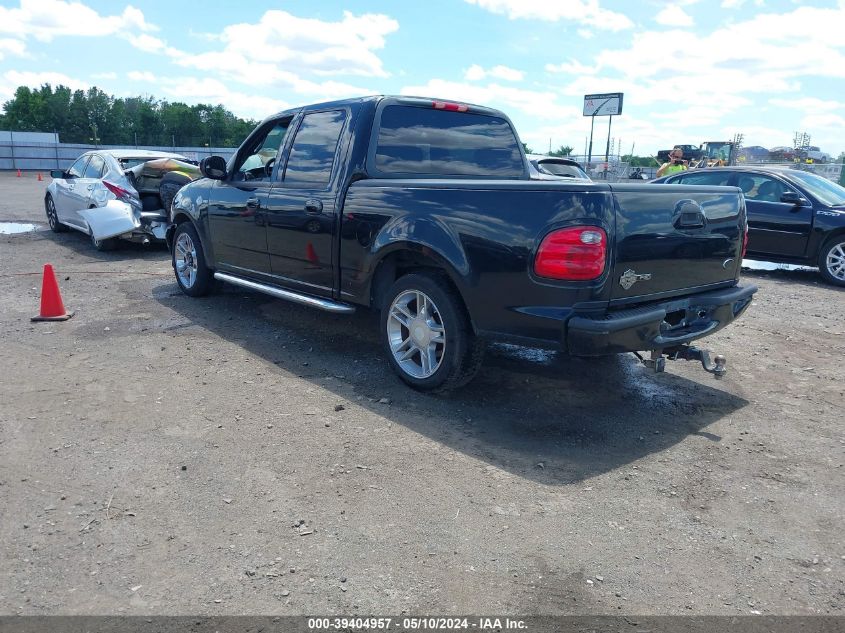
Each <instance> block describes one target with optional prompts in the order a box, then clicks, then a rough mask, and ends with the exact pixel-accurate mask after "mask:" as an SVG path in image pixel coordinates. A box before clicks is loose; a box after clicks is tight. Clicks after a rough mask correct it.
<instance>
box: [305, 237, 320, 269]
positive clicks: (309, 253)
mask: <svg viewBox="0 0 845 633" xmlns="http://www.w3.org/2000/svg"><path fill="white" fill-rule="evenodd" d="M305 259H307V260H308V261H309V262H311V263H312V264H319V263H320V258H319V257H318V256H317V251H315V250H314V245H313V244H312V243H311V242H308V244H307V246H306V247H305Z"/></svg>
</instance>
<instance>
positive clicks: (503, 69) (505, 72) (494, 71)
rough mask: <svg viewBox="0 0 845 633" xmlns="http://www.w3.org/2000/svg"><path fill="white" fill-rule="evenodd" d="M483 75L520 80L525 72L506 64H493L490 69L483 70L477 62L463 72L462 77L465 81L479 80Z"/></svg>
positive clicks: (507, 79)
mask: <svg viewBox="0 0 845 633" xmlns="http://www.w3.org/2000/svg"><path fill="white" fill-rule="evenodd" d="M485 77H495V78H496V79H503V80H505V81H522V80H523V78H524V77H525V73H523V72H522V71H521V70H516V69H514V68H509V67H507V66H494V67H493V68H491V69H490V70H484V68H482V67H481V66H479V65H478V64H473V65H472V66H470V67H469V68H467V70H466V72H465V73H464V79H466V80H467V81H481V80H482V79H484V78H485Z"/></svg>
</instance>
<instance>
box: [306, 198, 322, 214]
mask: <svg viewBox="0 0 845 633" xmlns="http://www.w3.org/2000/svg"><path fill="white" fill-rule="evenodd" d="M305 211H306V213H322V212H323V203H322V202H321V201H320V200H309V201H308V202H306V203H305Z"/></svg>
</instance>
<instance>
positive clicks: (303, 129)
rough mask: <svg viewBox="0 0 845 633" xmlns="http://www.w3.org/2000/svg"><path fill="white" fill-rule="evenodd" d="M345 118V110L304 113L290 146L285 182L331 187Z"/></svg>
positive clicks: (320, 187) (315, 186) (288, 183)
mask: <svg viewBox="0 0 845 633" xmlns="http://www.w3.org/2000/svg"><path fill="white" fill-rule="evenodd" d="M345 120H346V113H345V112H344V111H343V110H336V111H332V112H314V113H313V114H306V115H305V117H304V118H303V119H302V125H300V126H299V131H298V132H297V133H296V136H295V137H294V139H293V145H291V148H290V157H289V158H288V164H287V167H286V168H285V177H284V182H285V184H287V185H291V184H293V185H302V186H307V187H313V188H318V189H322V188H325V187H327V186H328V184H329V181H330V180H331V175H332V166H333V165H334V159H335V153H336V151H337V143H338V140H339V139H340V132H341V130H342V129H343V122H344V121H345Z"/></svg>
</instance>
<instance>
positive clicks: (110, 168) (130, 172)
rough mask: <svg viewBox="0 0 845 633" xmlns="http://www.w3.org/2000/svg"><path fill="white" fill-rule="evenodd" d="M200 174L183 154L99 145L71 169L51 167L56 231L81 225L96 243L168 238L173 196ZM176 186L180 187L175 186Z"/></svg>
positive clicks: (50, 208) (107, 245) (50, 202)
mask: <svg viewBox="0 0 845 633" xmlns="http://www.w3.org/2000/svg"><path fill="white" fill-rule="evenodd" d="M197 175H198V170H197V168H196V166H195V165H193V164H191V162H189V161H188V159H187V158H185V157H184V156H182V155H180V154H173V153H168V152H155V151H150V150H137V149H111V150H94V151H90V152H86V153H84V154H82V156H80V157H79V158H77V159H76V160H75V161H74V163H73V164H72V165H71V166H70V167H69V168H68V169H67V170H60V169H59V170H54V171H52V172H51V176H52V177H53V181H52V182H51V183H50V184H49V185H48V186H47V192H46V194H45V196H44V208H45V211H46V213H47V221H48V222H49V224H50V228H51V229H53V231H56V232H61V231H66V230H67V229H69V228H71V229H76V230H77V231H81V232H82V233H85V234H86V235H89V236H90V237H91V243H92V244H93V245H94V248H96V249H97V250H100V251H107V250H112V249H114V248H116V247H117V246H118V244H119V241H118V240H119V239H121V238H122V239H126V240H129V241H133V242H143V243H146V242H149V241H151V240H158V241H160V240H164V236H165V231H166V229H167V223H168V211H169V206H170V204H169V203H170V201H171V200H172V198H173V195H175V193H176V191H178V189H179V187H181V186H182V185H184V184H186V183H187V182H190V180H192V179H193V178H195V177H196V176H197ZM174 188H175V189H174Z"/></svg>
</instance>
